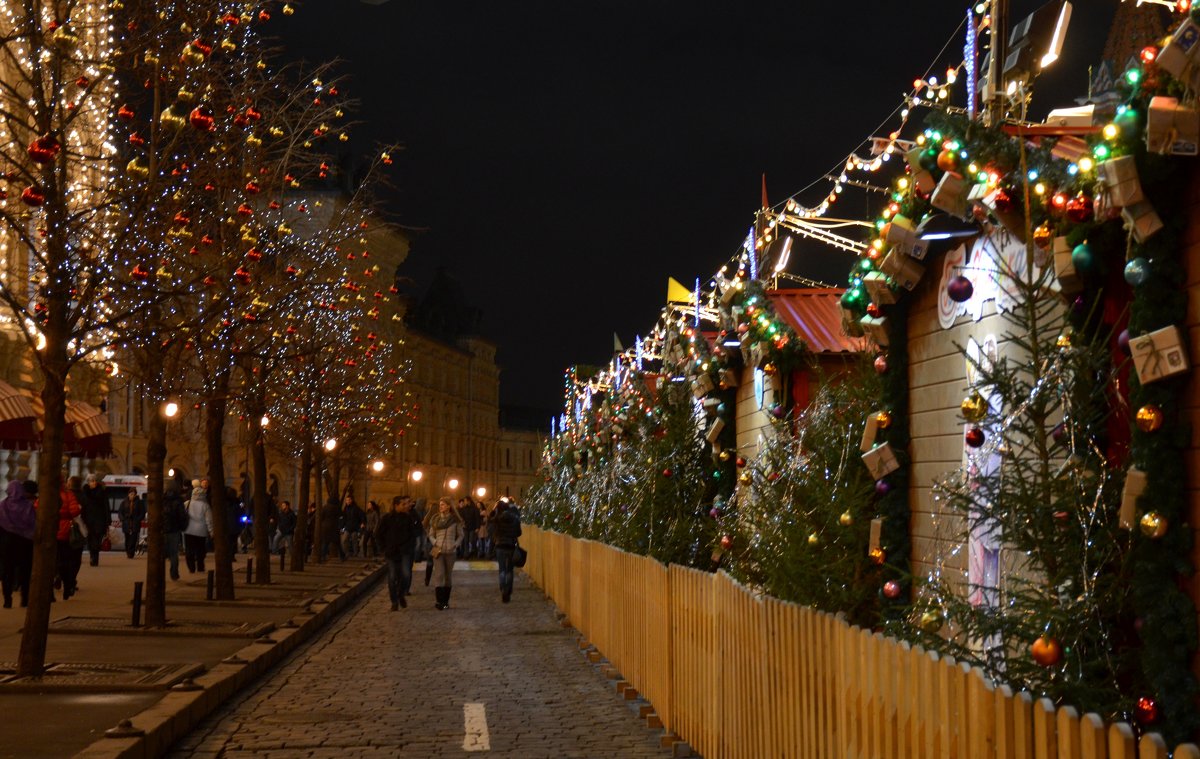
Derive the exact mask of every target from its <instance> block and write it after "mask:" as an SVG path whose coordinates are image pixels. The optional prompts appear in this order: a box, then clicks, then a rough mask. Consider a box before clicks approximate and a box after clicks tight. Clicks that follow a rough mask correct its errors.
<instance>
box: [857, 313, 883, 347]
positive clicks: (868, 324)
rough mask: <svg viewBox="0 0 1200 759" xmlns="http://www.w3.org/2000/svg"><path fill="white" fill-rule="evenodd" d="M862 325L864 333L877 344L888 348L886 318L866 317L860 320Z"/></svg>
mask: <svg viewBox="0 0 1200 759" xmlns="http://www.w3.org/2000/svg"><path fill="white" fill-rule="evenodd" d="M858 323H859V324H861V325H862V328H863V332H865V333H866V334H867V336H869V337H870V338H871V339H872V340H873V341H875V344H876V345H878V346H880V347H882V348H886V347H887V345H888V333H887V317H886V316H864V317H863V318H861V319H859V320H858Z"/></svg>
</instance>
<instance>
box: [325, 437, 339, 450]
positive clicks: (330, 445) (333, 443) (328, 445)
mask: <svg viewBox="0 0 1200 759" xmlns="http://www.w3.org/2000/svg"><path fill="white" fill-rule="evenodd" d="M334 448H337V439H336V438H329V439H328V440H326V441H325V450H327V451H329V452H330V453H332V452H333V449H334Z"/></svg>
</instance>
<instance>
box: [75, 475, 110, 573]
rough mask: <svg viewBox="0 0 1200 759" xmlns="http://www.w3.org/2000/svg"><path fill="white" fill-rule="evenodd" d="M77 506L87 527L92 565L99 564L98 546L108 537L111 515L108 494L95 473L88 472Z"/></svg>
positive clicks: (88, 547)
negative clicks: (81, 510)
mask: <svg viewBox="0 0 1200 759" xmlns="http://www.w3.org/2000/svg"><path fill="white" fill-rule="evenodd" d="M79 506H80V508H82V509H83V524H84V526H85V527H87V549H88V555H89V556H91V559H92V561H91V564H92V566H93V567H95V566H99V564H100V547H101V546H102V545H103V544H104V538H106V537H108V526H109V525H110V524H111V523H112V517H111V515H110V514H109V513H108V496H106V495H105V494H104V486H103V485H101V484H100V480H99V478H97V477H96V475H95V474H89V475H88V476H87V481H86V482H85V483H84V484H83V487H82V488H81V489H80V491H79Z"/></svg>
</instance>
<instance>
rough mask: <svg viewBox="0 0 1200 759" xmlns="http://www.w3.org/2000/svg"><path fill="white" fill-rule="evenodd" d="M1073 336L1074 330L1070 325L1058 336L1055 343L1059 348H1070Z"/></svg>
mask: <svg viewBox="0 0 1200 759" xmlns="http://www.w3.org/2000/svg"><path fill="white" fill-rule="evenodd" d="M1071 337H1072V330H1071V328H1070V327H1068V328H1066V329H1064V330H1063V331H1062V334H1061V335H1059V336H1058V340H1057V341H1055V345H1057V346H1058V347H1059V348H1070V347H1071Z"/></svg>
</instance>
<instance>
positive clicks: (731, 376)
mask: <svg viewBox="0 0 1200 759" xmlns="http://www.w3.org/2000/svg"><path fill="white" fill-rule="evenodd" d="M737 386H738V378H737V372H735V371H734V370H732V369H722V370H721V387H723V388H729V387H737Z"/></svg>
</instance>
